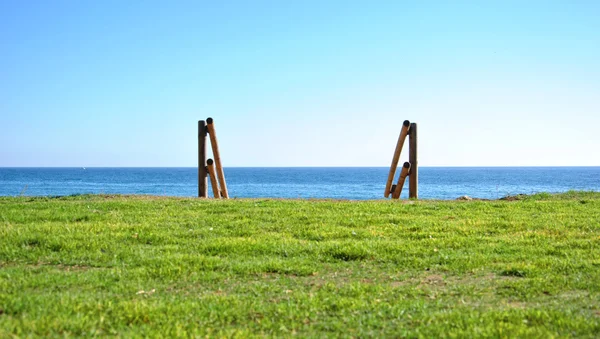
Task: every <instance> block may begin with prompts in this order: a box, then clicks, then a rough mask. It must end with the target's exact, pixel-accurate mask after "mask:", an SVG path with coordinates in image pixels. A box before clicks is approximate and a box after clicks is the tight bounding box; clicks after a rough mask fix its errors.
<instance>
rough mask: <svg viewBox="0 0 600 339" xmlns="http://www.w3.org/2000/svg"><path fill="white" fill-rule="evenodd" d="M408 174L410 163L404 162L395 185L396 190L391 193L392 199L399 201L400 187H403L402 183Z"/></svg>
mask: <svg viewBox="0 0 600 339" xmlns="http://www.w3.org/2000/svg"><path fill="white" fill-rule="evenodd" d="M409 172H410V163H408V162H405V163H404V165H402V172H400V177H399V178H398V184H396V185H395V186H396V188H395V189H394V191H393V192H392V199H400V194H402V187H404V181H405V180H406V177H407V176H408V173H409Z"/></svg>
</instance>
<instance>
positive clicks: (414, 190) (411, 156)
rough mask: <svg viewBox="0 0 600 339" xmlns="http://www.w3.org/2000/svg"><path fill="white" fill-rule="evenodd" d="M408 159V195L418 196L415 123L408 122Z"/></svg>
mask: <svg viewBox="0 0 600 339" xmlns="http://www.w3.org/2000/svg"><path fill="white" fill-rule="evenodd" d="M408 143H409V148H408V161H409V162H410V174H409V175H408V197H409V198H411V199H418V198H419V161H418V157H417V124H416V123H412V124H410V133H409V140H408Z"/></svg>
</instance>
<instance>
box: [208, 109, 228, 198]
mask: <svg viewBox="0 0 600 339" xmlns="http://www.w3.org/2000/svg"><path fill="white" fill-rule="evenodd" d="M206 127H207V129H208V134H209V135H210V145H211V146H212V151H213V156H214V158H215V167H216V174H217V178H218V179H219V184H220V185H221V195H222V196H223V198H225V199H228V198H229V193H228V192H227V184H226V183H225V173H224V172H223V165H221V154H220V153H219V143H218V142H217V133H216V132H215V124H214V121H213V118H208V119H206Z"/></svg>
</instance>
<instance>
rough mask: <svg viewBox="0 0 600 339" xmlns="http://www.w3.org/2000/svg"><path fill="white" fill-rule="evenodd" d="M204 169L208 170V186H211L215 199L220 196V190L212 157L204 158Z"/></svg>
mask: <svg viewBox="0 0 600 339" xmlns="http://www.w3.org/2000/svg"><path fill="white" fill-rule="evenodd" d="M206 169H207V170H208V177H209V178H210V186H212V190H213V195H214V197H215V199H220V198H221V192H220V190H219V181H218V180H217V176H216V173H215V165H214V162H213V159H208V160H206Z"/></svg>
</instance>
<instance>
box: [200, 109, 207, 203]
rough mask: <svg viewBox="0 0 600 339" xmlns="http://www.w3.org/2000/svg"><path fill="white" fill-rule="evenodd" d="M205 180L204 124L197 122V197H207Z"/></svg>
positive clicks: (202, 121)
mask: <svg viewBox="0 0 600 339" xmlns="http://www.w3.org/2000/svg"><path fill="white" fill-rule="evenodd" d="M207 184H208V183H207V180H206V122H204V120H199V121H198V197H200V198H206V197H208V190H207V187H206V186H207Z"/></svg>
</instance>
